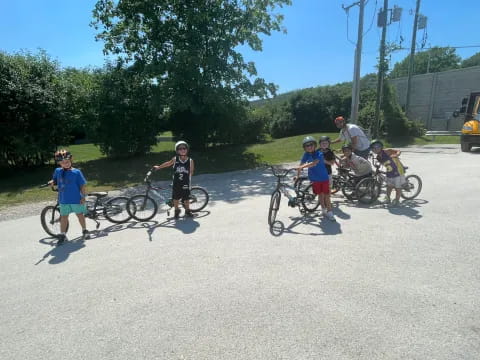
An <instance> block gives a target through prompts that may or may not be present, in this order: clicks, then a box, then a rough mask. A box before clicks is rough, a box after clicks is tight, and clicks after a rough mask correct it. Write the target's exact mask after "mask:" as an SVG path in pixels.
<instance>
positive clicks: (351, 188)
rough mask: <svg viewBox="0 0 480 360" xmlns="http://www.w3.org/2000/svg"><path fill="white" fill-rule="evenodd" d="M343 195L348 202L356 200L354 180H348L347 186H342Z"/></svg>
mask: <svg viewBox="0 0 480 360" xmlns="http://www.w3.org/2000/svg"><path fill="white" fill-rule="evenodd" d="M342 194H343V195H344V196H345V197H346V198H347V199H348V200H355V184H354V182H353V180H347V181H346V182H345V184H343V185H342Z"/></svg>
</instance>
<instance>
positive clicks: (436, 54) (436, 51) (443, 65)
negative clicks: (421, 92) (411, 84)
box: [389, 47, 461, 79]
mask: <svg viewBox="0 0 480 360" xmlns="http://www.w3.org/2000/svg"><path fill="white" fill-rule="evenodd" d="M460 61H461V58H460V57H459V56H458V55H457V53H456V50H455V49H454V48H451V47H433V48H431V49H429V50H427V51H422V52H418V53H417V54H415V60H414V75H418V74H426V73H427V72H430V73H435V72H440V71H447V70H452V69H458V68H459V67H460ZM409 63H410V55H408V56H407V57H406V58H405V59H403V60H402V61H400V62H398V63H396V64H395V66H394V67H393V70H392V71H391V72H390V75H389V76H390V78H392V79H394V78H398V77H403V76H408V67H409Z"/></svg>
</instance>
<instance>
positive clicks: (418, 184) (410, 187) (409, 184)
mask: <svg viewBox="0 0 480 360" xmlns="http://www.w3.org/2000/svg"><path fill="white" fill-rule="evenodd" d="M405 180H406V182H405V184H404V185H403V186H402V192H401V193H400V196H401V197H402V198H404V199H406V200H412V199H415V198H416V197H417V196H418V194H420V191H422V185H423V184H422V179H420V176H418V175H408V176H407V177H405Z"/></svg>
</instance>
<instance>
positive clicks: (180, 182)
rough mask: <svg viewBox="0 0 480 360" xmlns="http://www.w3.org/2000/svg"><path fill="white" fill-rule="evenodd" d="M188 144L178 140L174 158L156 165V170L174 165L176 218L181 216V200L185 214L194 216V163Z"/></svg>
mask: <svg viewBox="0 0 480 360" xmlns="http://www.w3.org/2000/svg"><path fill="white" fill-rule="evenodd" d="M188 150H189V147H188V144H187V143H186V142H185V141H178V142H177V143H176V144H175V152H176V155H175V157H174V158H173V159H171V160H169V161H166V162H164V163H163V164H161V165H155V166H154V167H153V168H154V169H155V170H160V169H163V168H166V167H173V190H172V198H173V206H174V207H175V219H178V217H179V216H180V208H179V204H180V200H182V202H183V206H184V207H185V216H188V217H192V216H193V214H192V212H191V211H190V202H189V198H190V187H191V181H190V180H191V177H192V175H193V170H194V163H193V160H192V158H190V157H189V156H188Z"/></svg>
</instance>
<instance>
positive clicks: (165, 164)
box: [153, 159, 174, 170]
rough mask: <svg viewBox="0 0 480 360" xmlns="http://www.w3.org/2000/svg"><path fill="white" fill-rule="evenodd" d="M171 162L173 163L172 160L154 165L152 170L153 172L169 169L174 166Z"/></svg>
mask: <svg viewBox="0 0 480 360" xmlns="http://www.w3.org/2000/svg"><path fill="white" fill-rule="evenodd" d="M173 161H174V160H173V159H171V160H168V161H165V162H164V163H163V164H160V165H154V166H153V168H154V169H155V170H160V169H164V168H166V167H171V166H173V164H174V162H173Z"/></svg>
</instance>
